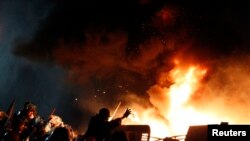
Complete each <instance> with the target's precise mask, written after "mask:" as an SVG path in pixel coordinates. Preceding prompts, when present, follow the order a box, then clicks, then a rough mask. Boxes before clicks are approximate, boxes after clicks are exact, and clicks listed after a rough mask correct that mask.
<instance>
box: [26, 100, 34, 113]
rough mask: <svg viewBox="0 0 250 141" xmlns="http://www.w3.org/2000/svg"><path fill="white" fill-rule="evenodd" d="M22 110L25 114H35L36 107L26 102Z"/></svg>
mask: <svg viewBox="0 0 250 141" xmlns="http://www.w3.org/2000/svg"><path fill="white" fill-rule="evenodd" d="M24 110H25V111H26V112H28V111H33V112H34V114H36V113H37V108H36V105H35V104H33V103H31V102H29V101H28V102H25V104H24Z"/></svg>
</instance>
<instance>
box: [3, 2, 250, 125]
mask: <svg viewBox="0 0 250 141" xmlns="http://www.w3.org/2000/svg"><path fill="white" fill-rule="evenodd" d="M247 6H248V5H247V4H246V2H238V1H236V0H227V1H221V2H219V1H194V0H192V1H186V2H183V1H179V0H177V1H174V0H169V1H168V0H106V1H98V0H51V1H49V0H37V1H31V0H2V1H1V2H0V52H1V56H0V61H1V63H0V70H1V73H0V110H4V111H5V110H6V109H7V108H8V106H9V104H10V102H11V101H12V100H13V99H16V107H15V110H16V111H17V110H18V109H20V108H22V105H23V104H24V102H25V101H32V102H33V103H35V104H36V105H37V106H38V110H39V113H40V114H41V115H42V116H43V117H45V118H46V117H47V116H48V115H49V113H50V112H51V111H52V109H53V108H55V109H56V114H58V115H60V116H61V117H62V118H63V119H64V120H65V121H66V122H67V123H70V124H72V126H73V127H75V128H78V129H83V128H84V127H79V126H78V125H85V124H86V123H87V121H88V118H89V116H90V115H93V114H94V113H95V112H96V111H97V110H98V109H99V108H100V107H102V106H105V107H109V108H114V107H115V106H116V105H117V104H118V102H119V101H122V104H123V106H124V107H126V104H129V103H130V102H131V100H127V99H124V97H126V94H127V93H134V94H136V96H138V97H140V98H141V100H142V101H144V100H145V101H146V102H145V103H148V105H150V102H149V100H148V95H147V90H148V89H149V88H150V86H152V85H154V84H156V83H157V82H158V76H159V74H161V72H163V71H164V72H166V71H169V70H171V69H172V68H173V67H174V66H173V65H174V64H173V63H172V62H171V61H170V60H171V58H172V57H173V56H176V55H178V56H179V57H180V58H182V59H183V60H185V59H186V61H187V62H188V61H191V60H192V61H194V60H195V62H199V63H202V64H203V65H206V66H209V67H210V68H211V77H212V76H213V72H215V73H214V74H217V73H216V72H217V66H221V64H224V63H225V62H228V60H231V61H234V62H243V63H245V65H247V64H248V63H249V56H248V53H249V51H250V50H249V48H248V47H249V45H250V40H249V37H250V26H249V25H250V20H249V17H250V11H249V10H250V9H249V7H247ZM197 60H198V61H197ZM246 70H248V71H247V74H248V72H249V68H248V67H247V69H246ZM248 75H250V74H248ZM207 79H210V78H207ZM170 84H171V82H168V83H166V84H164V85H166V87H167V86H168V85H170ZM137 102H138V101H137ZM79 123H80V124H79Z"/></svg>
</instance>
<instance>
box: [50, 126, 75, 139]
mask: <svg viewBox="0 0 250 141" xmlns="http://www.w3.org/2000/svg"><path fill="white" fill-rule="evenodd" d="M46 141H72V138H71V137H70V131H69V130H68V129H67V128H66V127H57V128H55V130H54V131H53V133H52V134H51V136H49V137H48V138H47V139H46Z"/></svg>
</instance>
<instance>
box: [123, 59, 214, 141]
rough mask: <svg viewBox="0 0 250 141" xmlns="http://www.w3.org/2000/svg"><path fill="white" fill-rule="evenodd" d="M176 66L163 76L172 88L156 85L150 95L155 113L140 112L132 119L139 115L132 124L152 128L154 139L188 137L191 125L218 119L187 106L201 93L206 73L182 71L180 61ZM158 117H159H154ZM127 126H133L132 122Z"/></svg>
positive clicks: (191, 69) (193, 69)
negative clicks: (170, 83) (192, 97)
mask: <svg viewBox="0 0 250 141" xmlns="http://www.w3.org/2000/svg"><path fill="white" fill-rule="evenodd" d="M175 63H176V67H175V68H174V69H173V70H171V71H170V73H169V74H168V76H166V75H162V76H161V77H163V76H164V77H169V78H170V79H171V80H172V82H173V84H172V85H170V87H168V88H167V87H161V86H158V85H155V86H152V87H151V88H150V89H149V91H148V93H149V96H150V101H151V103H152V104H153V105H154V106H155V108H156V109H153V108H151V109H146V110H145V109H144V110H139V111H141V112H139V113H136V114H134V115H133V116H135V115H136V118H135V117H134V120H133V122H137V123H143V124H148V125H150V127H151V136H153V137H160V138H164V137H167V136H174V135H185V134H186V132H187V130H188V127H189V126H190V125H194V124H207V123H208V122H215V121H216V118H214V117H212V116H210V115H207V114H205V113H200V112H198V111H196V110H195V108H194V107H192V106H191V105H189V104H188V100H189V98H190V97H191V96H192V94H193V93H195V92H196V91H197V90H198V89H199V86H200V82H201V80H202V79H203V78H204V76H205V75H206V73H207V70H206V69H204V68H201V67H199V66H198V65H197V66H194V65H190V66H188V67H182V66H180V64H179V62H178V61H177V62H175ZM160 79H162V78H160ZM155 113H158V114H160V115H157V116H156V115H155V116H153V115H154V114H155ZM138 116H139V117H140V118H139V117H138ZM141 117H142V118H141ZM135 119H136V120H135ZM126 124H131V121H127V123H126Z"/></svg>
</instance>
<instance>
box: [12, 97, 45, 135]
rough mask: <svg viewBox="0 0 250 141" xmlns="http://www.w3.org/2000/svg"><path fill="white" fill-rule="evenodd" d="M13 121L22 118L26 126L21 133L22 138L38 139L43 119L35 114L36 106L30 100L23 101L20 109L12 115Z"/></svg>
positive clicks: (43, 122)
mask: <svg viewBox="0 0 250 141" xmlns="http://www.w3.org/2000/svg"><path fill="white" fill-rule="evenodd" d="M12 120H13V121H15V120H22V121H24V123H25V126H26V127H27V128H26V129H25V130H24V131H23V132H22V135H21V138H22V139H24V140H25V139H27V138H29V139H30V140H38V138H39V137H40V136H41V135H42V134H43V129H44V126H45V121H44V120H43V119H42V118H41V117H40V116H39V115H38V114H37V107H36V105H34V104H33V103H31V102H25V104H24V107H23V109H22V110H20V111H19V112H17V113H16V114H14V115H13V119H12Z"/></svg>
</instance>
